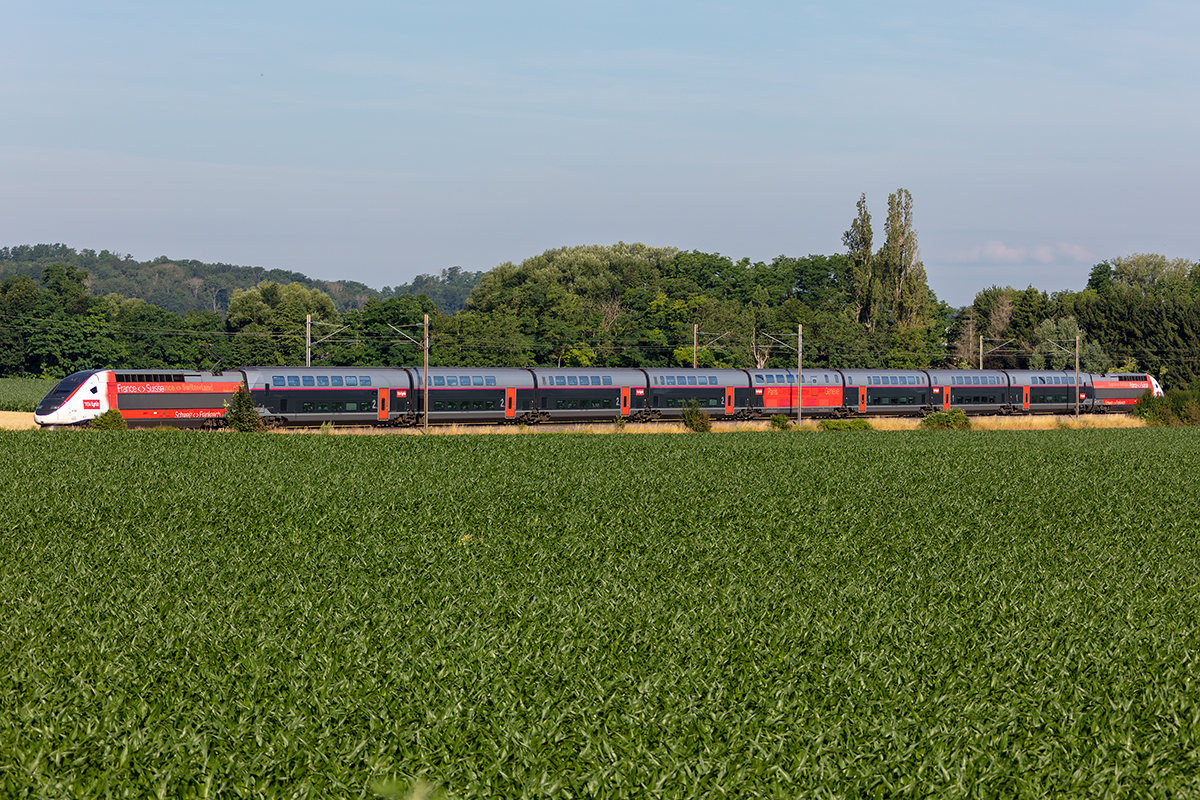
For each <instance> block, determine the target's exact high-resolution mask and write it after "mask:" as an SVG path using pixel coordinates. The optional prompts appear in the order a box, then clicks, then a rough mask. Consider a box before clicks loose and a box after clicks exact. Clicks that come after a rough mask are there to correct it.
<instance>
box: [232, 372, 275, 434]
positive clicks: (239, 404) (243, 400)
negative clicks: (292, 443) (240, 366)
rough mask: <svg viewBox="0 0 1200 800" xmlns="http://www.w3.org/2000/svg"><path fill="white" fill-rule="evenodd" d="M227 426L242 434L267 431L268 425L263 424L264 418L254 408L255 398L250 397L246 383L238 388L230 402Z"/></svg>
mask: <svg viewBox="0 0 1200 800" xmlns="http://www.w3.org/2000/svg"><path fill="white" fill-rule="evenodd" d="M225 424H226V425H227V426H228V427H230V428H232V429H233V430H235V431H241V432H242V433H250V432H253V431H262V430H266V425H265V424H263V420H262V417H260V416H259V415H258V409H257V408H255V406H254V398H253V397H251V396H250V390H249V389H248V388H246V384H245V382H243V383H242V385H241V386H239V387H238V388H237V391H236V392H234V393H233V397H232V398H231V399H230V401H229V410H228V411H227V412H226V414H225Z"/></svg>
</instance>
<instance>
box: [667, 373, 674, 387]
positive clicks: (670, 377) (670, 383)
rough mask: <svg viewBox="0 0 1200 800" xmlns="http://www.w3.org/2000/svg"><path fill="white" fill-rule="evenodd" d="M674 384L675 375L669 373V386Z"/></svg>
mask: <svg viewBox="0 0 1200 800" xmlns="http://www.w3.org/2000/svg"><path fill="white" fill-rule="evenodd" d="M674 385H675V376H674V375H668V376H667V386H674Z"/></svg>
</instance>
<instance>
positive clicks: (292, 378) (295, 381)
mask: <svg viewBox="0 0 1200 800" xmlns="http://www.w3.org/2000/svg"><path fill="white" fill-rule="evenodd" d="M287 381H288V386H299V385H300V376H299V375H288V376H287Z"/></svg>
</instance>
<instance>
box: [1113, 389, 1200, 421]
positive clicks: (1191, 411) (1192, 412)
mask: <svg viewBox="0 0 1200 800" xmlns="http://www.w3.org/2000/svg"><path fill="white" fill-rule="evenodd" d="M1130 413H1132V414H1133V415H1134V416H1135V417H1141V418H1142V419H1144V420H1146V423H1147V424H1149V425H1155V426H1159V427H1166V426H1176V425H1200V396H1198V394H1197V392H1195V391H1193V390H1192V389H1168V390H1167V392H1166V394H1164V395H1162V396H1161V397H1155V396H1153V395H1152V394H1151V393H1150V392H1149V391H1148V390H1147V391H1146V392H1145V393H1144V394H1142V396H1141V397H1139V398H1138V401H1137V403H1136V404H1135V405H1134V407H1133V410H1132V411H1131V412H1130Z"/></svg>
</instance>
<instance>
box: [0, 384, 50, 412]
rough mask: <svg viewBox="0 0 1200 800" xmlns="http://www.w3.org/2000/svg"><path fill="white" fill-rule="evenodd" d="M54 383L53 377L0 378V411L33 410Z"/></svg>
mask: <svg viewBox="0 0 1200 800" xmlns="http://www.w3.org/2000/svg"><path fill="white" fill-rule="evenodd" d="M56 383H58V381H57V380H55V379H53V378H0V411H33V410H34V409H35V408H36V407H37V404H38V401H39V400H41V399H42V398H43V397H45V396H46V395H47V394H49V392H50V390H51V389H53V388H54V385H55V384H56Z"/></svg>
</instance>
